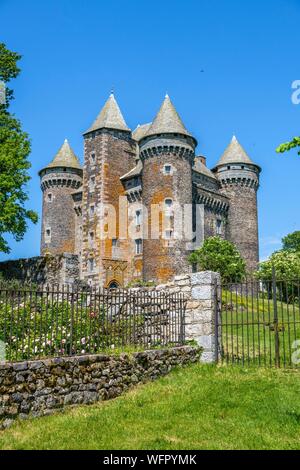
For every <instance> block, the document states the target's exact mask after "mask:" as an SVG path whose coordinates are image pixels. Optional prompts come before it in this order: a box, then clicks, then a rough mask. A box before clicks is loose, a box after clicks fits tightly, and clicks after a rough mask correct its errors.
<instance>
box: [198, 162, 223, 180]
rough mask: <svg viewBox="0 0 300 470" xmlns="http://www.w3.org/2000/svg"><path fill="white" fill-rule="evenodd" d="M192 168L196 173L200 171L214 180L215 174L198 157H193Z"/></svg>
mask: <svg viewBox="0 0 300 470" xmlns="http://www.w3.org/2000/svg"><path fill="white" fill-rule="evenodd" d="M193 170H194V171H197V173H201V174H203V175H205V176H208V177H209V178H212V179H214V180H216V179H217V178H216V176H215V175H214V174H213V172H212V171H211V170H210V169H209V168H207V166H206V165H204V163H202V162H201V160H200V158H195V163H194V166H193Z"/></svg>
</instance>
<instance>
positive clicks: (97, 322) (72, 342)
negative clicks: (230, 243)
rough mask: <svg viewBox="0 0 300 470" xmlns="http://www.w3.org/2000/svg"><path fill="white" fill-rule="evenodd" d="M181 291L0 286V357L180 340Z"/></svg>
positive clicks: (62, 353)
mask: <svg viewBox="0 0 300 470" xmlns="http://www.w3.org/2000/svg"><path fill="white" fill-rule="evenodd" d="M184 312H185V299H184V295H183V294H182V293H180V292H178V293H166V292H163V291H154V290H140V291H135V290H117V289H116V290H99V289H89V290H87V291H78V290H77V291H76V290H74V289H71V288H70V287H64V286H62V287H61V286H45V287H42V288H41V287H39V288H36V289H19V290H12V289H5V288H3V287H2V288H0V354H1V355H2V358H0V360H1V359H2V360H8V361H21V360H26V359H36V358H43V357H53V356H69V355H76V354H93V353H99V352H105V351H110V352H112V351H119V350H120V351H126V350H131V349H146V348H151V347H160V346H168V345H170V346H171V345H181V344H183V343H184V341H185V332H184V324H185V320H184Z"/></svg>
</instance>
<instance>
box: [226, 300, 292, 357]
mask: <svg viewBox="0 0 300 470" xmlns="http://www.w3.org/2000/svg"><path fill="white" fill-rule="evenodd" d="M222 303H223V306H222V314H221V318H222V347H223V356H224V357H223V358H224V360H225V361H229V362H232V361H234V362H240V363H246V364H260V365H270V364H271V365H274V364H275V330H274V306H273V302H272V299H270V300H268V299H267V298H261V297H259V296H258V295H257V294H256V295H255V294H254V297H253V298H252V297H251V294H249V296H248V297H246V296H241V295H238V294H236V293H233V292H228V291H224V292H223V294H222ZM277 309H278V337H279V356H280V363H281V365H282V366H295V364H293V361H292V355H293V352H294V351H295V348H294V347H293V342H294V341H295V340H299V339H300V310H299V304H298V301H295V303H294V304H287V303H285V302H282V301H281V300H280V299H279V301H278V302H277Z"/></svg>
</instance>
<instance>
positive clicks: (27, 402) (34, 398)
mask: <svg viewBox="0 0 300 470" xmlns="http://www.w3.org/2000/svg"><path fill="white" fill-rule="evenodd" d="M200 355H201V348H197V347H191V346H183V347H177V348H171V349H165V350H152V351H144V352H138V353H134V354H132V355H128V354H121V355H119V356H108V355H91V356H77V357H65V358H54V359H45V360H39V361H31V362H21V363H5V362H3V363H0V427H2V428H5V427H8V426H10V425H11V424H12V422H13V420H14V419H16V418H18V417H19V418H21V419H26V418H28V417H30V416H32V417H37V416H45V415H50V414H53V413H55V412H56V411H58V410H61V409H63V408H64V407H66V406H68V405H77V404H91V403H95V402H97V401H99V400H107V399H110V398H115V397H117V396H119V395H121V394H122V393H123V392H125V391H126V390H128V389H129V388H130V387H132V386H133V385H136V384H138V383H142V382H145V381H148V380H154V379H156V378H158V377H160V376H163V375H165V374H167V373H168V372H170V371H171V370H172V369H173V368H174V367H176V366H181V365H186V364H191V363H194V362H198V361H199V357H200Z"/></svg>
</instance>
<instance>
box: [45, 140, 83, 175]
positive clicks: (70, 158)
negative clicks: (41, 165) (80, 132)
mask: <svg viewBox="0 0 300 470" xmlns="http://www.w3.org/2000/svg"><path fill="white" fill-rule="evenodd" d="M56 167H67V168H76V169H78V170H81V169H82V167H81V165H80V162H79V159H78V157H76V155H75V153H74V152H73V150H72V148H71V147H70V144H69V142H68V140H67V139H65V141H64V143H63V144H62V146H61V147H60V149H59V151H58V152H57V154H56V155H55V157H54V158H53V160H52V162H51V163H49V165H47V166H46V168H56Z"/></svg>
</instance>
